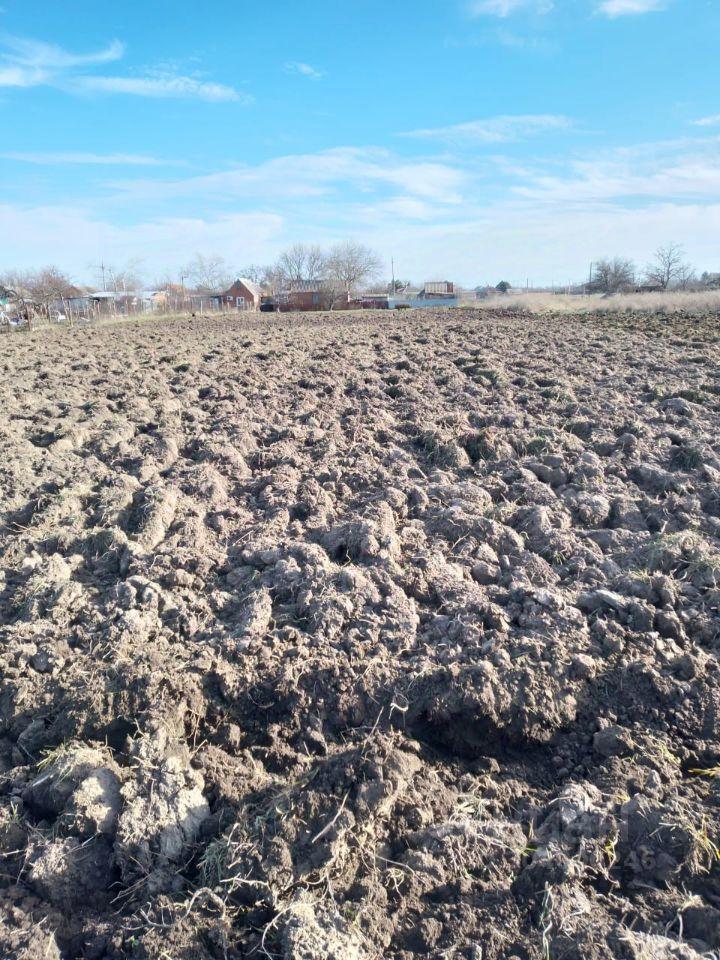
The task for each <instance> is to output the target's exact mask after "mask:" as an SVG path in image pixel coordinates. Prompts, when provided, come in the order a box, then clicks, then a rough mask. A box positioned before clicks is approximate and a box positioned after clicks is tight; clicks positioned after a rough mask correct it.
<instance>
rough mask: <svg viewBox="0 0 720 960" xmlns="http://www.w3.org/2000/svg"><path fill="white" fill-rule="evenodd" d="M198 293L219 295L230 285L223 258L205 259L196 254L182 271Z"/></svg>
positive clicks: (230, 279)
mask: <svg viewBox="0 0 720 960" xmlns="http://www.w3.org/2000/svg"><path fill="white" fill-rule="evenodd" d="M184 274H185V275H186V276H187V277H188V279H189V280H190V282H191V284H192V285H193V286H194V287H195V289H196V290H197V291H198V292H199V293H220V292H221V291H222V290H226V289H227V288H228V287H229V286H230V284H231V283H232V279H233V278H232V277H231V274H230V270H229V268H228V265H227V263H226V262H225V259H224V258H223V257H219V256H211V257H205V256H203V255H202V254H201V253H196V254H195V256H194V257H193V259H192V260H191V261H190V263H189V264H188V265H187V267H186V268H185V270H184Z"/></svg>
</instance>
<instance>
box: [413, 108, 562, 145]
mask: <svg viewBox="0 0 720 960" xmlns="http://www.w3.org/2000/svg"><path fill="white" fill-rule="evenodd" d="M571 125H572V121H571V120H570V119H569V118H568V117H564V116H561V115H557V114H550V113H541V114H526V115H519V116H502V117H488V118H487V119H485V120H471V121H470V122H469V123H457V124H454V125H452V126H448V127H429V128H427V129H423V130H411V131H409V132H408V133H403V134H401V136H404V137H418V138H428V139H430V138H432V139H438V140H454V141H468V142H471V141H473V142H476V143H508V142H510V141H512V140H524V139H525V138H527V137H532V136H536V135H538V134H542V133H546V132H548V131H552V130H565V129H567V128H568V127H570V126H571Z"/></svg>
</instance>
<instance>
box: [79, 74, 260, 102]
mask: <svg viewBox="0 0 720 960" xmlns="http://www.w3.org/2000/svg"><path fill="white" fill-rule="evenodd" d="M71 85H72V86H73V87H75V88H76V89H78V90H84V91H87V92H88V93H124V94H129V95H130V96H134V97H156V98H163V99H168V98H172V99H177V98H181V99H194V100H206V101H208V102H214V103H220V102H226V101H236V102H241V103H244V104H246V105H247V104H250V103H253V102H254V98H253V97H251V96H250V95H249V94H244V93H239V92H238V91H237V90H235V89H234V88H233V87H229V86H226V85H225V84H223V83H211V82H208V81H206V80H196V79H195V78H193V77H182V76H160V77H155V76H152V77H91V76H88V77H78V78H75V79H74V80H73V81H72V82H71Z"/></svg>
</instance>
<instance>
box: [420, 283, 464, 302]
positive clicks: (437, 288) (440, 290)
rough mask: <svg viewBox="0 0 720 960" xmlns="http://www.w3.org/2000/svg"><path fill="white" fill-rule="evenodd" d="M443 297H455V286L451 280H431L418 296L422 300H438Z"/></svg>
mask: <svg viewBox="0 0 720 960" xmlns="http://www.w3.org/2000/svg"><path fill="white" fill-rule="evenodd" d="M442 297H450V298H454V297H455V284H454V283H450V281H449V280H430V281H429V282H428V283H426V284H425V286H424V287H423V289H422V290H421V291H420V293H419V294H418V299H420V300H437V299H439V298H442Z"/></svg>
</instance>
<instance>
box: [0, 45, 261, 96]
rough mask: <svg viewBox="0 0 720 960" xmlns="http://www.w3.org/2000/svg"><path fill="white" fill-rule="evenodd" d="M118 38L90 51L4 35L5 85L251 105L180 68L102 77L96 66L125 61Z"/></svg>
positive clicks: (1, 74)
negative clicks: (179, 70) (177, 69)
mask: <svg viewBox="0 0 720 960" xmlns="http://www.w3.org/2000/svg"><path fill="white" fill-rule="evenodd" d="M124 52H125V47H124V45H123V44H122V43H121V42H120V41H119V40H113V41H112V42H111V43H109V44H108V45H107V46H106V47H103V48H102V49H100V50H96V51H93V52H91V53H83V54H76V53H71V52H69V51H68V50H64V49H63V48H62V47H59V46H57V45H56V44H52V43H45V42H43V41H41V40H31V39H27V38H25V37H15V36H12V35H10V34H0V87H16V88H23V87H38V86H53V87H56V88H58V89H61V90H64V91H66V92H70V93H120V94H127V95H131V96H139V97H159V98H169V97H173V98H183V99H196V100H205V101H209V102H216V103H219V102H228V101H234V102H239V103H245V104H248V103H252V102H253V98H252V97H250V96H249V95H247V94H244V93H240V92H239V91H237V90H235V89H234V88H233V87H230V86H227V85H226V84H222V83H213V82H211V81H206V80H199V79H196V78H195V77H186V76H183V75H182V74H180V73H177V72H176V71H171V70H161V71H157V70H155V71H146V74H145V75H141V76H133V77H118V76H98V75H96V74H93V73H90V72H88V70H89V69H90V68H92V67H97V66H99V65H102V64H107V63H112V62H114V61H117V60H120V59H121V58H122V56H123V54H124Z"/></svg>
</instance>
